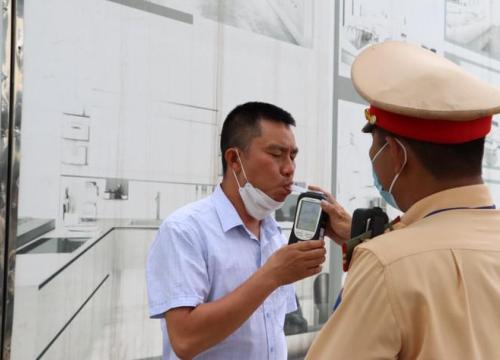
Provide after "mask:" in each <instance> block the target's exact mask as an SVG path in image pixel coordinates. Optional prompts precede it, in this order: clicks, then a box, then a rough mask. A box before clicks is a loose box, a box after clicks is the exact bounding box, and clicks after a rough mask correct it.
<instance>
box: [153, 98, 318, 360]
mask: <svg viewBox="0 0 500 360" xmlns="http://www.w3.org/2000/svg"><path fill="white" fill-rule="evenodd" d="M294 125H295V120H294V119H293V118H292V116H291V115H290V114H289V113H287V112H286V111H284V110H282V109H280V108H278V107H276V106H274V105H271V104H266V103H257V102H253V103H246V104H243V105H240V106H238V107H236V108H235V109H234V110H233V111H231V113H230V114H229V115H228V116H227V118H226V120H225V122H224V125H223V129H222V133H221V152H222V154H223V159H222V164H223V170H224V177H223V180H222V183H221V184H220V185H219V186H217V187H216V189H215V191H214V193H213V194H212V195H211V196H209V197H207V198H205V199H203V200H200V201H197V202H195V203H192V204H189V205H187V206H185V207H183V208H181V209H179V210H177V211H176V212H174V213H173V214H172V215H171V216H169V217H168V218H167V219H166V220H165V221H164V222H163V224H162V225H161V227H160V230H159V232H158V234H157V237H156V239H155V241H154V243H153V245H152V247H151V250H150V253H149V257H148V265H147V280H148V296H149V309H150V315H151V317H152V318H159V319H161V323H162V330H163V336H164V338H163V343H164V350H163V358H164V359H178V358H181V359H191V358H194V357H196V358H197V359H258V360H261V359H286V358H287V349H286V341H285V335H284V331H283V326H284V320H285V314H286V313H288V312H291V311H294V310H295V309H296V302H295V294H294V290H293V287H292V285H290V284H291V283H293V282H295V281H297V280H300V279H303V278H305V277H308V276H312V275H315V274H317V273H319V272H320V271H321V264H322V263H323V262H324V260H325V248H324V242H323V241H322V240H313V241H307V242H300V243H297V244H293V245H287V246H283V245H285V244H286V240H285V239H284V237H283V236H282V234H281V231H280V229H279V227H278V225H277V224H276V222H275V221H274V219H273V218H272V217H271V216H270V215H271V213H272V212H273V211H274V210H276V209H277V208H278V207H279V206H280V205H281V204H282V202H283V201H284V200H285V198H286V196H288V195H289V194H290V192H291V186H292V182H293V175H294V171H295V162H294V159H295V156H296V154H297V151H298V149H297V146H296V144H295V138H294V135H293V132H292V129H291V126H294Z"/></svg>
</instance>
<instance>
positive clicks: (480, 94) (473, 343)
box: [307, 42, 500, 360]
mask: <svg viewBox="0 0 500 360" xmlns="http://www.w3.org/2000/svg"><path fill="white" fill-rule="evenodd" d="M351 77H352V81H353V84H354V87H355V88H356V90H357V91H358V93H359V94H360V95H361V96H362V97H363V98H364V99H366V100H367V101H368V102H369V104H370V107H369V108H368V109H367V110H366V114H365V115H366V119H367V121H368V122H367V124H366V126H365V127H364V128H363V131H364V132H367V133H371V135H372V145H371V148H370V151H369V156H370V159H371V162H372V167H373V176H374V180H375V184H376V185H377V187H378V188H379V191H380V193H381V195H382V196H383V197H384V198H385V199H386V201H387V202H388V203H389V204H391V205H392V206H394V207H396V208H399V209H400V210H401V211H402V212H404V215H403V216H402V217H401V221H400V224H399V229H397V230H394V231H391V232H388V233H385V234H383V235H381V236H379V237H376V238H375V239H372V240H370V241H368V242H366V243H364V244H362V245H360V246H358V247H357V248H356V249H355V251H354V255H353V261H352V262H351V267H350V270H349V274H348V276H347V280H346V283H345V287H344V291H343V299H342V303H341V304H340V306H339V307H338V308H337V310H336V311H335V312H334V314H333V315H332V317H331V318H330V319H329V321H328V322H327V324H326V325H325V326H324V328H323V329H322V330H321V332H320V333H319V335H318V336H317V337H316V339H315V341H314V343H313V345H312V346H311V348H310V350H309V353H308V356H307V358H308V359H314V360H317V359H455V360H456V359H499V358H500V343H499V342H498V339H497V337H498V334H499V333H500V211H498V210H496V209H495V204H494V202H493V200H492V198H491V195H490V192H489V190H488V187H487V186H486V185H485V184H484V181H483V179H482V175H481V168H482V156H483V149H484V141H485V139H484V138H485V136H486V134H488V132H489V131H490V128H491V125H492V115H493V114H496V113H499V112H500V90H499V89H497V88H495V87H492V86H490V85H489V84H486V83H484V82H482V81H480V80H478V79H476V78H474V77H472V76H471V75H469V74H468V73H466V72H465V71H463V70H462V69H461V68H460V67H459V66H457V65H455V64H454V63H452V62H450V61H448V60H446V59H444V58H443V57H441V56H439V55H437V54H435V53H433V52H431V51H429V50H426V49H423V48H421V47H419V46H416V45H411V44H407V43H401V42H386V43H381V44H377V45H373V46H371V47H369V48H367V49H366V50H364V51H363V52H362V53H361V54H360V55H359V56H358V57H357V59H356V60H355V62H354V64H353V66H352V76H351ZM325 210H327V211H328V210H329V208H328V207H326V208H325Z"/></svg>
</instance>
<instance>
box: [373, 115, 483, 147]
mask: <svg viewBox="0 0 500 360" xmlns="http://www.w3.org/2000/svg"><path fill="white" fill-rule="evenodd" d="M369 113H370V114H371V115H375V117H376V121H375V124H374V125H375V126H377V127H380V128H382V129H384V130H387V131H389V132H391V133H393V134H395V135H400V136H403V137H406V138H409V139H415V140H420V141H427V142H432V143H438V144H460V143H465V142H468V141H472V140H476V139H479V138H482V137H484V136H486V135H487V134H488V133H489V132H490V130H491V119H492V117H491V116H486V117H482V118H479V119H475V120H470V121H450V120H427V119H420V118H415V117H411V116H405V115H399V114H395V113H392V112H388V111H385V110H382V109H379V108H376V107H374V106H371V107H370V109H369Z"/></svg>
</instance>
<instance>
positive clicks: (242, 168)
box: [233, 150, 248, 188]
mask: <svg viewBox="0 0 500 360" xmlns="http://www.w3.org/2000/svg"><path fill="white" fill-rule="evenodd" d="M236 155H237V156H238V161H239V162H240V165H241V170H243V176H244V177H245V180H246V181H247V182H248V178H247V174H246V172H245V168H244V167H243V162H242V161H241V158H240V152H239V151H238V150H236ZM233 175H234V178H235V179H236V182H237V183H238V187H239V188H241V185H240V182H239V181H238V177H237V176H236V173H235V172H234V170H233Z"/></svg>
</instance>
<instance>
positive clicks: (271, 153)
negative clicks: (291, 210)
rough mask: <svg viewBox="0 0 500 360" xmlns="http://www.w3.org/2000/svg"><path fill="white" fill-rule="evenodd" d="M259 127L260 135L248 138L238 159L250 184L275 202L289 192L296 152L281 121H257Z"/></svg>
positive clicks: (289, 135)
mask: <svg viewBox="0 0 500 360" xmlns="http://www.w3.org/2000/svg"><path fill="white" fill-rule="evenodd" d="M260 129H261V135H260V136H258V137H255V138H253V139H252V140H251V142H250V144H249V147H248V149H247V151H245V152H242V153H240V156H241V161H242V163H243V166H244V168H245V172H246V175H247V177H248V181H249V182H250V183H251V184H252V185H253V186H255V187H256V188H258V189H260V190H262V191H264V192H265V193H266V194H267V195H269V196H270V197H272V198H273V199H274V200H276V201H284V200H285V198H286V197H287V196H288V195H289V194H290V192H291V191H292V189H291V186H292V184H293V175H294V173H295V156H296V155H297V152H298V149H297V145H296V143H295V136H294V135H293V131H292V129H291V128H290V127H288V126H286V125H285V124H283V123H277V122H272V121H268V120H261V121H260ZM240 178H242V175H240ZM242 185H243V183H242Z"/></svg>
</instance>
